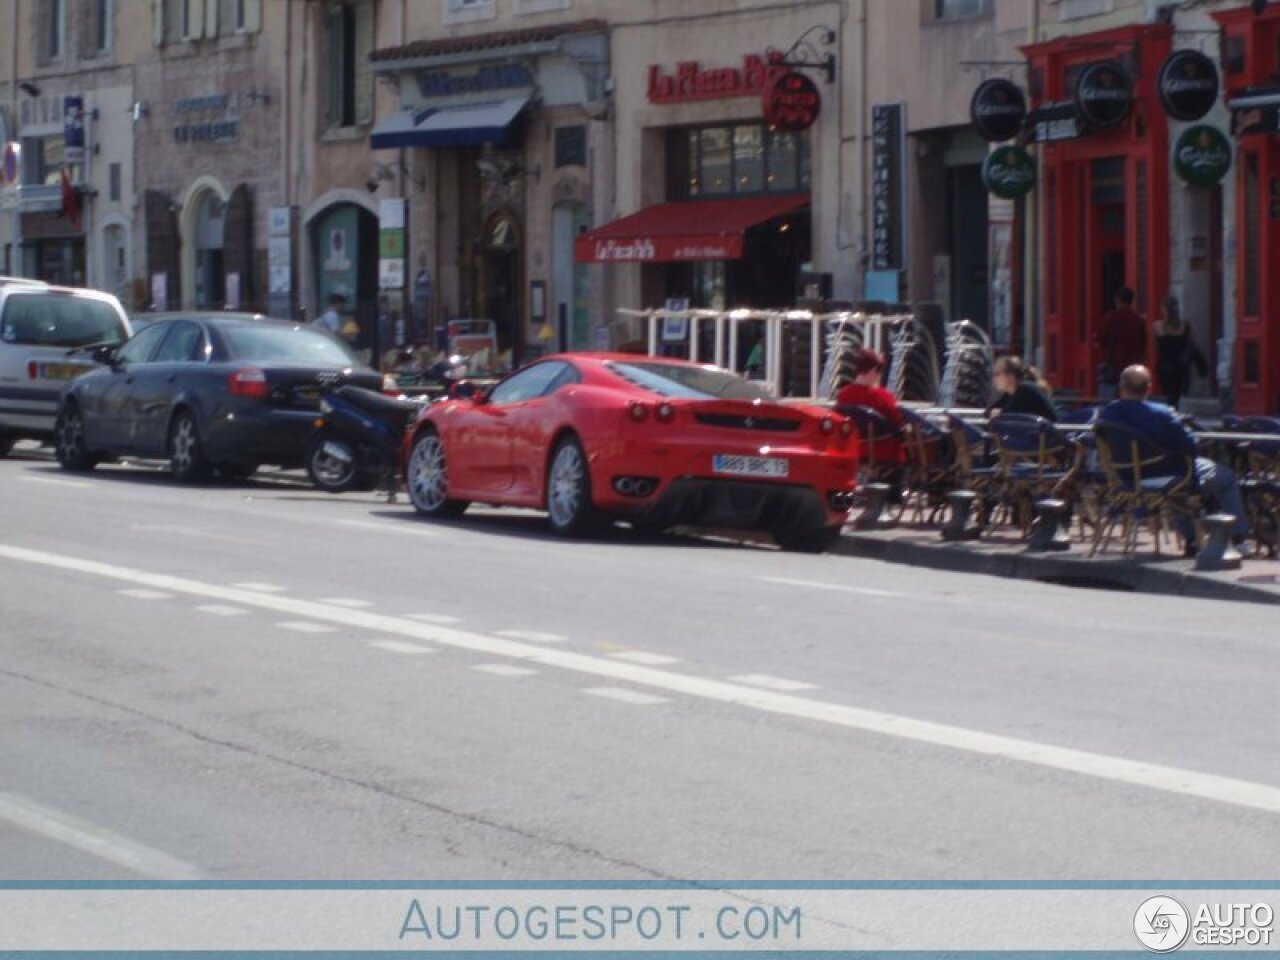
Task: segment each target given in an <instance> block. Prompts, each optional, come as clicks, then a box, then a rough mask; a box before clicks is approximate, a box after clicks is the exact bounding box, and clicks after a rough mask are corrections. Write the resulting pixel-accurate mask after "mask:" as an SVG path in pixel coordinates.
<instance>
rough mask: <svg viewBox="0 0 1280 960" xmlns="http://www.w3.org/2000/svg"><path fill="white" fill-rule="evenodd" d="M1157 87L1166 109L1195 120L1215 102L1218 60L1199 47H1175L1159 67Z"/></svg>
mask: <svg viewBox="0 0 1280 960" xmlns="http://www.w3.org/2000/svg"><path fill="white" fill-rule="evenodd" d="M1159 87H1160V102H1161V103H1162V104H1163V105H1164V110H1165V113H1167V114H1169V116H1171V117H1173V118H1174V119H1175V120H1182V121H1185V122H1186V123H1194V122H1195V121H1197V120H1199V119H1201V118H1202V117H1203V116H1204V115H1205V114H1207V113H1208V112H1209V111H1210V110H1212V109H1213V105H1214V104H1215V103H1217V102H1218V93H1219V90H1220V85H1219V80H1218V67H1217V64H1215V63H1214V62H1213V61H1212V60H1210V59H1209V58H1208V57H1207V56H1205V55H1204V54H1203V53H1201V52H1200V51H1199V50H1175V51H1174V52H1173V53H1171V54H1169V58H1168V59H1167V60H1165V62H1164V66H1162V67H1161V68H1160V82H1159Z"/></svg>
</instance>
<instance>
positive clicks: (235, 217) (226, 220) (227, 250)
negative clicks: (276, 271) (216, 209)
mask: <svg viewBox="0 0 1280 960" xmlns="http://www.w3.org/2000/svg"><path fill="white" fill-rule="evenodd" d="M222 251H223V258H224V260H223V265H224V270H225V271H226V272H227V273H238V274H240V308H241V309H242V310H243V309H249V308H252V307H253V306H254V305H255V304H256V303H257V301H256V300H255V298H254V294H255V292H256V289H255V286H254V282H253V281H254V276H253V260H254V247H253V194H252V193H250V192H249V187H248V185H247V184H243V183H242V184H240V185H239V186H238V187H236V188H235V189H234V190H232V191H231V199H230V200H228V201H227V212H226V215H225V216H224V217H223V220H222Z"/></svg>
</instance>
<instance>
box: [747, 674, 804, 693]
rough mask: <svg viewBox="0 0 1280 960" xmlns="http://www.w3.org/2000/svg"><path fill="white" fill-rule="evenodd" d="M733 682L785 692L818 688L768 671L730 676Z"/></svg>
mask: <svg viewBox="0 0 1280 960" xmlns="http://www.w3.org/2000/svg"><path fill="white" fill-rule="evenodd" d="M729 681H730V682H731V683H741V684H745V685H746V686H748V687H760V688H761V689H762V690H779V691H781V692H783V693H800V692H801V691H802V690H817V689H818V688H817V687H816V686H815V685H814V684H812V683H802V682H801V681H799V680H788V679H786V678H785V677H771V676H769V674H767V673H744V674H739V675H738V676H736V677H730V678H729Z"/></svg>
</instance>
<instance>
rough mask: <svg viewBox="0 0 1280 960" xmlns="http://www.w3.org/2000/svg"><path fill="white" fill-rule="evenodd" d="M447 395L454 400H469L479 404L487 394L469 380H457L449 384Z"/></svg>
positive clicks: (486, 397)
mask: <svg viewBox="0 0 1280 960" xmlns="http://www.w3.org/2000/svg"><path fill="white" fill-rule="evenodd" d="M449 397H450V398H451V399H454V400H470V401H471V402H472V403H474V404H477V405H479V404H482V403H484V402H485V400H486V399H488V394H486V393H485V392H484V391H483V390H481V389H480V388H479V387H477V386H476V385H475V384H474V383H473V382H472V381H470V380H458V381H455V382H454V383H453V384H451V385H450V386H449Z"/></svg>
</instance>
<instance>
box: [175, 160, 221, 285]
mask: <svg viewBox="0 0 1280 960" xmlns="http://www.w3.org/2000/svg"><path fill="white" fill-rule="evenodd" d="M230 196H231V195H230V192H229V191H228V190H227V188H226V187H225V186H223V184H222V181H220V180H218V179H217V178H216V177H200V178H199V179H197V180H196V181H195V182H194V183H192V184H191V186H190V187H188V188H187V192H186V196H185V197H184V199H183V201H182V217H181V220H180V222H179V230H180V232H181V236H182V260H181V264H182V268H181V272H182V280H183V282H182V283H181V290H182V305H183V307H184V308H186V309H188V310H190V309H220V308H221V307H222V304H223V301H224V300H225V299H226V273H225V268H224V264H223V220H224V218H225V216H226V209H227V200H228V199H230Z"/></svg>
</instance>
